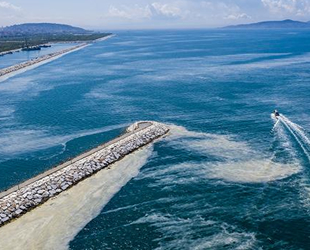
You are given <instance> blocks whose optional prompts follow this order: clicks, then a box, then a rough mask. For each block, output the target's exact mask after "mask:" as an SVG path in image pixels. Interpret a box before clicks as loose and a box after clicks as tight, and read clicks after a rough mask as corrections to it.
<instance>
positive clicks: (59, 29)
mask: <svg viewBox="0 0 310 250" xmlns="http://www.w3.org/2000/svg"><path fill="white" fill-rule="evenodd" d="M0 33H2V35H38V34H86V33H91V31H87V30H85V29H82V28H78V27H73V26H70V25H66V24H56V23H24V24H17V25H12V26H7V27H4V28H2V29H0Z"/></svg>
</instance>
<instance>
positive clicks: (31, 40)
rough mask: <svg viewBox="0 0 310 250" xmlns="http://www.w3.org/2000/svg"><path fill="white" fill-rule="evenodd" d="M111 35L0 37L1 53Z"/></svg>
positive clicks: (91, 39) (86, 40) (84, 40)
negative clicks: (26, 45) (26, 46)
mask: <svg viewBox="0 0 310 250" xmlns="http://www.w3.org/2000/svg"><path fill="white" fill-rule="evenodd" d="M107 35H110V34H109V33H87V34H33V35H16V36H14V35H7V36H5V35H2V36H0V52H4V51H8V50H14V49H20V48H23V47H24V46H25V43H26V40H27V44H28V46H36V45H40V44H45V43H49V42H76V41H83V42H88V41H93V40H96V39H99V38H103V37H105V36H107Z"/></svg>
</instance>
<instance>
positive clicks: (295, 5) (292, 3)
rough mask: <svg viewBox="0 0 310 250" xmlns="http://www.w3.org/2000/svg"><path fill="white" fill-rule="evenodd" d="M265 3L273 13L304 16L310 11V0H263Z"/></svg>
mask: <svg viewBox="0 0 310 250" xmlns="http://www.w3.org/2000/svg"><path fill="white" fill-rule="evenodd" d="M261 1H262V3H263V5H264V6H265V7H267V8H268V9H269V10H270V11H271V12H273V13H283V14H286V13H288V14H294V15H297V16H304V15H307V14H309V13H310V1H309V0H261Z"/></svg>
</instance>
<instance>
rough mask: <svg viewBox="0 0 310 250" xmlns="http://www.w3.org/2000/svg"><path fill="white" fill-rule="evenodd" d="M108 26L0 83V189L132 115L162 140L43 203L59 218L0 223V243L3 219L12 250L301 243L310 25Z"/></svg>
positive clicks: (306, 225) (104, 137)
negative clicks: (97, 36) (156, 129)
mask: <svg viewBox="0 0 310 250" xmlns="http://www.w3.org/2000/svg"><path fill="white" fill-rule="evenodd" d="M114 33H115V36H114V37H112V38H110V39H108V40H105V41H100V42H96V43H93V44H92V45H90V46H88V47H85V48H84V49H81V50H79V51H76V52H73V53H70V54H67V55H65V56H63V57H61V58H59V59H57V60H54V61H51V62H48V63H46V64H44V65H41V66H39V67H37V68H35V69H30V70H28V71H26V72H23V73H21V74H17V75H15V76H13V77H11V78H9V79H7V80H5V81H3V82H1V83H0V190H5V189H7V188H9V187H11V186H13V185H16V184H18V183H20V182H22V181H24V180H27V179H28V178H30V177H33V176H35V175H37V174H39V173H41V172H43V171H45V170H47V169H50V168H52V167H53V166H55V165H57V164H59V163H61V162H64V161H66V160H68V159H70V158H72V157H74V156H77V155H79V154H80V153H82V152H84V151H86V150H89V149H91V148H93V147H95V146H98V145H100V144H102V143H104V142H106V141H109V140H111V139H112V138H114V137H116V136H118V135H119V134H121V133H123V132H124V130H125V128H126V127H127V126H128V125H129V124H131V123H133V122H135V121H140V120H154V121H158V122H161V123H164V124H167V125H168V126H170V133H169V135H168V136H166V137H165V138H163V139H161V140H159V141H157V142H155V143H154V144H152V145H150V146H148V147H146V148H144V149H142V150H139V151H138V152H137V153H135V154H134V155H130V156H128V157H127V158H125V159H124V160H123V162H119V163H118V164H116V166H115V168H114V170H113V167H112V168H111V169H110V170H109V171H111V172H107V173H106V175H102V176H101V175H100V173H99V175H96V176H94V177H91V178H94V179H91V178H90V179H89V180H88V182H87V180H86V181H85V183H83V182H82V183H80V184H79V185H77V186H76V187H73V188H72V189H70V190H69V192H68V194H67V196H66V195H65V194H64V196H63V197H62V198H61V197H60V198H59V199H58V198H56V199H54V200H53V201H52V202H51V203H50V204H49V205H46V210H45V211H49V210H48V209H51V210H50V212H48V213H47V212H45V214H46V217H48V218H52V217H49V216H53V214H54V213H55V214H56V213H61V214H62V215H63V216H64V214H65V215H66V216H64V218H62V219H58V221H56V220H57V218H56V217H55V218H54V219H50V220H49V221H46V219H45V217H44V216H42V213H43V212H42V211H43V210H44V209H45V208H44V206H45V205H43V206H41V207H40V208H38V209H35V210H33V211H32V212H31V213H30V214H31V215H30V216H32V221H31V223H30V222H29V221H30V219H28V220H27V219H25V220H24V221H23V224H22V225H20V226H19V227H16V228H14V223H18V221H19V220H17V221H15V222H13V223H11V224H9V225H7V226H5V227H2V228H1V230H2V231H0V243H1V247H0V248H1V249H13V248H14V247H12V246H10V247H8V245H6V243H3V242H5V240H7V238H8V237H4V233H3V232H9V229H10V227H11V228H12V232H13V231H14V233H16V232H17V233H16V235H18V236H19V239H20V240H19V242H21V243H22V247H21V245H20V249H21V248H22V249H27V247H28V248H29V249H71V250H80V249H85V250H86V249H87V250H90V249H113V250H123V249H138V250H139V249H143V250H144V249H145V250H146V249H156V250H168V249H169V250H170V249H171V250H172V249H194V250H199V249H270V250H271V249H284V250H285V249H287V250H295V249H296V250H297V249H309V248H310V238H309V237H310V135H309V131H310V105H309V103H310V32H309V31H307V30H225V29H214V30H153V31H145V30H139V31H117V32H114ZM13 59H14V58H12V60H13ZM3 60H7V61H4V62H3ZM10 60H11V58H10V55H7V56H5V57H2V58H0V65H4V64H10V63H11V62H10ZM275 109H277V110H278V111H279V112H280V113H281V116H280V117H279V119H278V121H277V120H275V119H274V118H272V116H271V113H272V112H273V110H275ZM113 171H114V172H113ZM83 185H84V186H83ZM87 188H88V189H87ZM92 190H93V191H92ZM70 192H71V193H70ZM107 193H108V194H107ZM65 197H66V198H65ZM81 197H82V198H81ZM68 201H70V202H68ZM66 202H67V203H66ZM57 204H58V205H57ZM65 204H67V205H65ZM79 204H80V206H79ZM81 204H82V205H81ZM53 206H54V207H53ZM57 206H59V207H57ZM40 211H41V212H42V213H41V212H40ZM90 211H91V212H90ZM47 214H48V215H47ZM40 215H41V216H40ZM55 216H56V215H55ZM26 217H27V215H25V218H26ZM29 218H30V217H29ZM22 219H23V217H22V218H21V219H20V220H22ZM36 221H37V222H38V223H37V224H40V231H39V230H37V231H36V230H34V229H33V230H32V231H31V230H28V229H27V228H28V227H29V228H30V225H31V226H33V225H34V224H35V223H36ZM42 221H44V223H43V222H42ZM28 222H29V225H27V223H28ZM56 222H57V223H56ZM55 223H56V224H55ZM56 225H57V226H56ZM32 228H33V227H32ZM23 229H24V231H25V232H24V233H22V232H21V233H18V230H23ZM56 231H57V232H56ZM38 232H42V234H41V233H38ZM1 234H2V236H1ZM44 237H45V238H44ZM5 238H6V239H5ZM40 238H41V243H35V242H37V241H38V240H40ZM51 238H53V240H50V239H51ZM7 242H9V241H7ZM42 242H45V243H46V242H48V246H46V245H45V247H43V245H42V244H44V243H42ZM10 244H13V243H12V240H10ZM16 244H17V243H16ZM36 244H38V245H36ZM40 244H41V245H40ZM15 249H18V247H15Z"/></svg>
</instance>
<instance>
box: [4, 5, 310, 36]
mask: <svg viewBox="0 0 310 250" xmlns="http://www.w3.org/2000/svg"><path fill="white" fill-rule="evenodd" d="M282 19H294V20H300V21H309V20H310V0H52V1H42V0H5V1H3V0H0V27H1V26H7V25H12V24H17V23H26V22H53V23H65V24H70V25H74V26H80V27H84V28H88V29H98V30H99V29H100V30H115V29H163V28H167V29H182V28H184V29H188V28H214V27H222V26H226V25H233V24H240V23H252V22H258V21H265V20H282Z"/></svg>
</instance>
